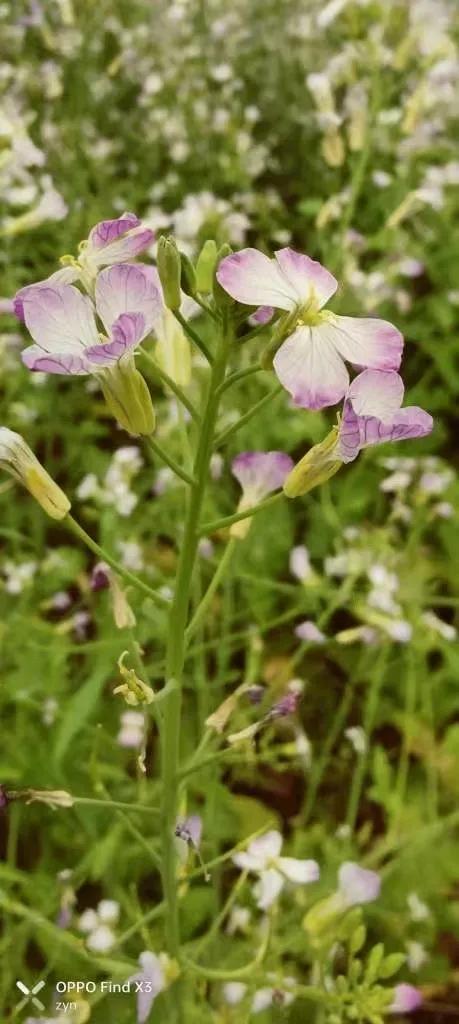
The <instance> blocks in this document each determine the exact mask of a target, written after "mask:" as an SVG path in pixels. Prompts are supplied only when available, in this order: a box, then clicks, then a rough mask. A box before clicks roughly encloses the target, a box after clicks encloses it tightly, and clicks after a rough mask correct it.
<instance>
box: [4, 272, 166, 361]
mask: <svg viewBox="0 0 459 1024" xmlns="http://www.w3.org/2000/svg"><path fill="white" fill-rule="evenodd" d="M58 273H59V272H58ZM16 309H17V311H18V313H19V314H22V316H23V319H24V322H25V324H26V327H27V328H28V330H29V332H30V334H31V335H32V338H33V340H34V342H35V344H34V345H31V346H29V348H26V349H25V351H24V352H23V353H22V359H23V362H24V363H25V365H26V366H27V367H28V369H29V370H35V371H37V370H38V371H40V370H41V371H44V372H45V373H58V374H69V375H72V376H73V375H78V376H80V375H82V374H88V373H99V372H100V371H101V370H104V368H106V367H110V366H114V365H115V364H116V363H118V362H119V360H120V359H122V358H123V357H127V356H129V355H131V354H132V352H133V350H134V349H135V348H136V347H137V345H139V344H140V342H141V341H143V340H144V338H146V337H147V335H148V334H149V333H150V332H151V331H152V330H153V328H154V325H155V323H156V322H157V320H158V318H159V316H160V315H161V313H162V302H161V296H160V292H159V289H158V286H157V272H156V270H155V268H154V267H149V266H147V265H146V264H142V263H138V264H134V263H132V264H131V263H119V264H116V265H115V266H113V267H107V269H106V270H103V271H101V273H100V274H99V275H98V277H97V280H96V286H95V297H94V302H93V301H92V300H91V299H90V297H89V296H88V295H83V294H82V292H80V291H79V290H78V288H76V287H75V285H73V284H66V283H62V281H61V280H58V281H56V279H55V275H53V277H52V278H49V279H48V280H47V281H42V282H40V283H39V284H33V285H29V286H27V287H26V288H22V289H21V291H20V292H18V294H17V296H16ZM96 317H98V319H99V320H100V321H101V322H102V324H103V327H104V330H105V333H104V334H101V333H100V332H99V327H98V323H97V321H96Z"/></svg>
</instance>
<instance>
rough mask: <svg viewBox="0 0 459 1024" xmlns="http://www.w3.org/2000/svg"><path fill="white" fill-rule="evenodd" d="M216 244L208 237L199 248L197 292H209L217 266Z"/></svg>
mask: <svg viewBox="0 0 459 1024" xmlns="http://www.w3.org/2000/svg"><path fill="white" fill-rule="evenodd" d="M217 257H218V252H217V246H216V244H215V242H214V240H213V238H209V239H208V241H207V242H204V245H203V247H202V249H201V252H200V253H199V256H198V262H197V264H196V288H197V290H198V292H211V291H212V286H213V283H214V275H215V268H216V266H217Z"/></svg>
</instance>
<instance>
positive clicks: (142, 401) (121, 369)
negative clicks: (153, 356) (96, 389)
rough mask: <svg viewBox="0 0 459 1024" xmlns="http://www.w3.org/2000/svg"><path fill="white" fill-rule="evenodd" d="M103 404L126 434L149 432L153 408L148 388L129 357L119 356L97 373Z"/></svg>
mask: <svg viewBox="0 0 459 1024" xmlns="http://www.w3.org/2000/svg"><path fill="white" fill-rule="evenodd" d="M99 380H100V383H101V386H102V391H103V394H104V398H105V401H106V403H107V406H108V408H109V410H110V412H111V414H112V416H114V417H115V419H116V420H117V422H118V423H119V424H120V426H121V427H123V428H124V430H127V431H128V432H129V433H130V434H152V433H153V430H154V429H155V422H156V418H155V411H154V409H153V405H152V401H151V395H150V392H149V390H148V387H147V385H146V383H145V381H144V379H143V377H142V374H141V373H139V371H138V370H137V368H136V366H135V364H134V360H133V359H126V360H123V359H120V360H119V362H117V363H115V365H114V366H110V368H109V369H106V370H102V371H101V372H100V373H99Z"/></svg>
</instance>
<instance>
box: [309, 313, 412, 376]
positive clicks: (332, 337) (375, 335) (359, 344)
mask: <svg viewBox="0 0 459 1024" xmlns="http://www.w3.org/2000/svg"><path fill="white" fill-rule="evenodd" d="M315 329H316V330H317V332H318V333H319V334H320V335H321V336H323V337H326V338H327V339H328V340H329V341H330V342H331V343H332V344H333V345H334V346H335V348H336V350H337V351H338V352H339V353H340V355H341V356H342V357H343V359H347V361H348V362H349V363H354V365H355V366H365V367H366V366H368V367H369V368H370V369H373V370H398V368H399V366H400V363H401V359H402V350H403V335H402V334H400V331H398V330H397V328H396V327H394V326H393V324H390V323H389V322H388V321H387V320H376V319H374V318H373V317H354V316H336V315H335V314H334V313H333V314H329V315H328V316H327V319H326V320H325V321H324V322H323V323H322V324H320V325H319V326H318V327H317V328H315Z"/></svg>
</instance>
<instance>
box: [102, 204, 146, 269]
mask: <svg viewBox="0 0 459 1024" xmlns="http://www.w3.org/2000/svg"><path fill="white" fill-rule="evenodd" d="M154 237H155V235H154V231H151V230H150V228H144V227H143V226H142V224H141V222H140V220H139V218H138V217H136V215H135V214H134V213H124V214H123V215H122V217H117V218H115V219H114V220H102V221H100V223H99V224H96V226H95V227H94V228H93V229H92V231H90V233H89V238H88V250H89V252H90V257H91V260H92V262H93V263H95V264H96V265H97V266H104V264H105V265H108V264H110V263H123V262H124V261H125V260H131V259H133V257H134V256H138V254H139V253H140V252H143V250H144V249H146V248H147V247H148V246H149V245H151V243H152V242H153V241H154Z"/></svg>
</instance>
